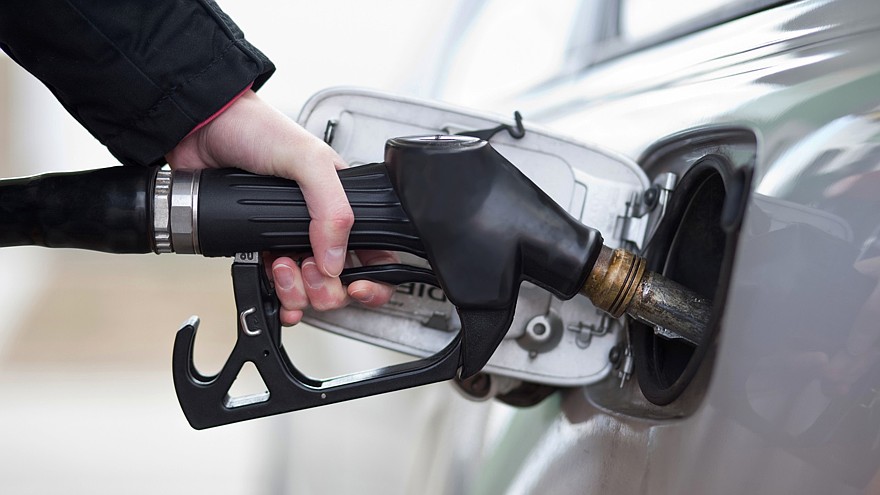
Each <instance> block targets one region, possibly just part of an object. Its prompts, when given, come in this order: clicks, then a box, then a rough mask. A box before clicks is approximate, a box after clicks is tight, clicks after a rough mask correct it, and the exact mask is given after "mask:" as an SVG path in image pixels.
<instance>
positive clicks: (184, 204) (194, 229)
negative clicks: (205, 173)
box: [170, 170, 201, 254]
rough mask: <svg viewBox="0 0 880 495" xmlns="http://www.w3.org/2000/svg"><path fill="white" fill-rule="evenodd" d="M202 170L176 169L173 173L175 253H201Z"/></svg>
mask: <svg viewBox="0 0 880 495" xmlns="http://www.w3.org/2000/svg"><path fill="white" fill-rule="evenodd" d="M200 177H201V171H200V170H174V171H173V173H172V174H171V209H170V211H171V214H170V217H171V246H172V248H173V249H174V252H175V253H179V254H201V251H200V250H199V230H198V205H199V178H200Z"/></svg>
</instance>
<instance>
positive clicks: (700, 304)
mask: <svg viewBox="0 0 880 495" xmlns="http://www.w3.org/2000/svg"><path fill="white" fill-rule="evenodd" d="M646 265H647V262H646V261H645V259H644V258H642V257H640V256H637V255H635V254H633V253H630V252H629V251H625V250H623V249H615V250H612V249H611V248H609V247H607V246H602V251H601V252H600V253H599V258H598V259H597V261H596V264H595V266H594V267H593V270H592V271H591V272H590V274H589V276H588V277H587V281H586V283H585V284H584V287H583V289H581V293H582V294H583V295H585V296H587V297H588V298H589V299H590V301H592V302H593V305H594V306H596V307H597V308H599V309H601V310H602V311H605V312H606V313H608V314H610V315H611V316H613V317H615V318H619V317H620V316H621V315H623V314H624V313H626V314H628V315H630V316H632V317H633V318H635V319H636V320H639V321H641V322H643V323H646V324H648V325H651V326H653V327H656V328H657V329H658V333H660V334H666V335H667V336H671V337H680V338H683V339H685V340H687V341H688V342H690V343H692V344H694V345H696V344H699V343H700V342H701V341H702V338H703V334H704V333H705V331H706V327H707V325H708V324H709V318H710V317H711V315H712V301H710V300H709V299H706V298H704V297H702V296H700V295H698V294H697V293H696V292H694V291H692V290H690V289H688V288H686V287H684V286H683V285H681V284H679V283H677V282H673V281H672V280H669V279H668V278H666V277H664V276H662V275H660V274H659V273H654V272H649V271H647V270H646V269H645V267H646Z"/></svg>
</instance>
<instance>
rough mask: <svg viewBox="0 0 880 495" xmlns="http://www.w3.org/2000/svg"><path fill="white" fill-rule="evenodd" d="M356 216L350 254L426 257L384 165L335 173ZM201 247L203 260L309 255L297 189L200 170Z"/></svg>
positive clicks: (251, 176) (222, 171)
mask: <svg viewBox="0 0 880 495" xmlns="http://www.w3.org/2000/svg"><path fill="white" fill-rule="evenodd" d="M339 178H340V180H341V181H342V187H343V188H344V189H345V193H346V195H347V196H348V200H349V202H350V203H351V207H352V210H353V211H354V217H355V222H354V226H353V227H352V230H351V234H350V236H349V244H348V246H349V248H350V249H390V250H395V251H403V252H408V253H412V254H415V255H417V256H422V257H424V255H425V252H424V247H423V246H422V242H421V240H420V239H419V236H418V233H417V232H416V230H415V228H414V227H413V225H412V223H411V222H410V220H409V218H408V217H407V215H406V213H405V212H404V211H403V208H402V207H401V206H400V200H399V199H398V197H397V194H396V193H395V191H394V187H392V185H391V181H390V179H389V177H388V172H387V170H386V168H385V164H383V163H373V164H369V165H362V166H359V167H352V168H348V169H344V170H341V171H339ZM198 198H199V199H198V210H197V212H198V213H197V217H198V226H197V228H198V238H199V247H200V249H201V252H202V254H204V255H205V256H232V255H234V254H235V253H238V252H250V251H279V252H297V251H311V247H310V244H309V221H310V217H309V212H308V209H307V208H306V203H305V200H304V199H303V195H302V191H301V190H300V188H299V185H298V184H297V183H296V182H294V181H291V180H286V179H280V178H278V177H267V176H260V175H254V174H251V173H248V172H244V171H241V170H236V169H211V170H203V171H202V173H201V178H200V180H199V193H198Z"/></svg>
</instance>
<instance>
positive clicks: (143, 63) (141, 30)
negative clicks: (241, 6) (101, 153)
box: [0, 0, 275, 165]
mask: <svg viewBox="0 0 880 495" xmlns="http://www.w3.org/2000/svg"><path fill="white" fill-rule="evenodd" d="M0 48H2V49H3V51H5V52H6V53H7V54H9V56H10V57H12V59H13V60H15V61H16V62H17V63H18V64H20V65H21V66H23V67H24V68H25V69H27V70H28V71H29V72H31V73H32V74H34V75H35V76H36V77H38V78H39V79H40V80H41V81H42V82H43V83H44V84H45V85H46V86H47V87H48V88H49V89H50V90H51V91H52V93H54V94H55V96H56V97H57V98H58V100H59V101H61V103H62V104H63V105H64V107H65V108H66V109H67V111H68V112H70V114H71V115H73V116H74V118H76V119H77V120H78V121H79V122H80V123H81V124H82V125H83V126H85V127H86V129H88V130H89V132H91V133H92V135H94V136H95V137H96V138H97V139H98V140H99V141H101V143H103V144H104V145H105V146H107V148H109V150H110V152H111V153H113V155H114V156H115V157H116V158H118V159H119V160H120V161H121V162H123V163H125V164H138V165H157V164H161V163H164V162H165V159H164V155H165V153H167V152H168V151H170V150H171V149H172V148H173V147H174V146H175V145H176V144H177V143H178V142H179V141H180V140H181V139H182V138H183V137H184V136H186V134H187V133H188V132H189V131H191V130H192V129H193V128H194V127H195V126H196V125H198V124H199V123H201V122H203V121H204V120H206V119H207V118H208V117H210V116H211V115H213V114H214V113H215V112H217V111H218V110H219V109H220V108H222V107H223V106H224V105H225V104H226V103H228V102H229V101H230V100H231V99H232V98H233V97H234V96H235V95H236V94H238V93H239V92H241V91H242V90H243V89H244V88H245V87H247V85H248V84H250V83H251V82H253V83H254V86H253V87H254V89H257V88H259V86H260V85H262V84H263V82H265V80H266V79H268V78H269V76H270V75H271V74H272V72H273V71H274V69H275V68H274V66H273V65H272V63H271V62H270V61H269V60H268V59H267V58H266V57H265V56H264V55H263V54H262V53H260V52H259V51H258V50H257V49H256V48H254V47H253V46H251V45H250V44H249V43H248V42H247V41H245V39H244V35H243V33H242V32H241V30H239V29H238V27H237V26H236V25H235V24H234V23H233V22H232V20H230V19H229V17H228V16H227V15H226V14H224V13H223V12H222V11H221V10H220V8H219V7H218V6H217V5H216V4H215V3H214V2H213V1H212V0H149V1H145V0H113V1H106V0H104V1H101V0H2V1H0Z"/></svg>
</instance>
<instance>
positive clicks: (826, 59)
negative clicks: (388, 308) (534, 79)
mask: <svg viewBox="0 0 880 495" xmlns="http://www.w3.org/2000/svg"><path fill="white" fill-rule="evenodd" d="M878 55H880V3H877V2H876V1H874V0H851V1H833V2H832V1H824V0H815V1H812V0H811V1H803V2H796V3H792V4H787V5H783V6H780V7H776V8H773V9H769V10H766V11H763V12H758V13H755V14H753V15H750V16H747V17H744V18H741V19H737V20H734V21H731V22H728V23H725V24H722V25H719V26H717V27H714V28H710V29H707V30H704V31H702V32H699V33H696V34H693V35H689V36H686V37H683V38H680V39H677V40H674V41H671V42H668V43H665V44H662V45H659V46H657V47H654V48H652V49H648V50H642V51H640V52H637V53H633V54H631V55H628V56H624V57H621V58H618V59H615V60H612V61H609V62H606V63H604V64H601V65H598V66H596V67H595V68H592V69H589V70H586V71H584V72H583V73H582V74H580V75H578V76H576V77H573V78H566V79H564V80H561V81H559V82H557V83H553V84H550V85H547V86H545V87H543V88H542V89H541V91H539V92H536V93H534V94H531V95H527V96H525V97H523V98H521V99H518V100H516V101H513V102H508V103H509V104H510V105H515V108H519V109H521V110H522V111H523V113H524V115H526V116H527V117H530V118H532V119H534V118H535V117H538V118H539V120H541V121H542V123H544V124H546V125H548V126H550V127H551V128H554V129H557V130H560V131H563V132H566V133H569V134H571V135H572V136H574V137H575V138H577V139H582V140H585V141H589V142H595V143H598V144H600V145H601V146H603V147H606V148H609V149H613V150H616V151H619V152H622V153H624V154H626V155H629V156H630V157H632V158H633V159H643V158H644V157H645V154H646V153H647V152H648V151H649V150H650V149H651V148H652V146H654V145H656V143H659V142H663V141H669V140H675V139H676V136H681V135H685V133H689V132H699V131H700V130H703V129H712V128H719V127H720V128H727V127H734V128H743V129H747V130H749V131H750V132H751V133H753V134H754V137H755V140H756V157H755V162H754V180H753V194H752V196H751V199H750V201H749V203H748V207H747V212H746V217H745V223H744V226H743V229H742V233H741V237H740V241H739V247H738V250H737V257H736V263H735V268H734V272H733V276H732V279H731V281H730V283H731V287H730V292H729V297H728V301H727V306H726V311H725V315H724V319H723V321H722V330H721V334H720V337H719V340H718V342H717V348H716V357H715V359H714V360H709V361H708V362H707V363H706V364H705V365H704V370H703V373H702V377H701V378H700V380H703V382H704V383H705V385H701V384H700V383H695V384H694V385H693V387H696V388H698V389H699V388H700V387H701V386H703V387H705V388H704V391H701V392H700V394H701V395H702V394H703V393H704V394H705V397H704V398H698V399H697V401H696V403H695V409H694V410H692V411H690V412H687V409H688V408H684V409H683V410H684V411H686V412H685V413H684V415H683V416H682V417H675V416H676V415H675V414H671V415H668V416H666V417H663V416H664V415H663V414H659V415H654V414H651V412H650V408H647V407H646V408H643V409H640V408H639V407H638V401H637V399H633V401H632V403H633V404H636V406H634V407H632V408H630V409H629V410H626V409H623V408H618V409H616V410H615V409H614V408H608V407H604V406H600V405H601V404H604V403H603V402H602V399H601V396H602V395H603V394H606V393H614V392H610V391H611V390H613V387H608V386H605V387H604V389H603V386H602V385H601V384H600V385H595V386H591V387H585V388H580V389H572V390H569V391H566V392H564V393H563V394H562V397H561V398H560V399H559V400H558V401H554V400H551V401H549V402H547V403H545V404H542V405H541V406H538V407H537V408H535V409H532V410H524V411H520V412H517V413H515V414H513V415H509V414H506V413H504V414H502V415H503V416H505V419H504V421H505V425H506V426H505V428H506V430H505V431H506V433H505V434H504V435H502V438H501V439H500V440H497V441H493V442H491V444H484V447H483V450H482V452H480V453H479V454H474V455H471V456H470V457H467V458H465V457H464V456H465V452H471V453H473V451H472V449H462V450H461V452H462V454H461V455H462V459H460V461H461V462H459V464H458V465H460V466H461V465H463V466H466V468H463V471H461V472H459V473H458V474H459V475H460V476H463V477H464V479H467V480H469V481H468V482H467V483H465V484H464V485H465V486H459V487H457V488H456V487H451V490H452V491H459V490H460V491H463V492H467V493H499V492H502V491H505V492H508V493H660V494H663V493H669V494H672V493H817V494H818V493H823V494H824V493H838V494H848V493H864V492H866V491H867V492H869V493H876V492H880V366H878V362H880V350H878V349H880V348H878V342H877V340H878V336H880V323H878V321H880V288H878V284H877V280H878V276H880V275H878V274H880V269H878V267H880V261H878V258H877V256H878V254H880V251H878V247H880V240H878V239H880V238H878V235H880V234H878V232H880V230H878V229H880V209H878V206H880V205H878V199H880V194H878V193H880V171H878V170H880V153H878V150H880V106H878V105H880V56H878ZM506 108H510V106H508V107H506ZM697 158H698V156H688V155H687V154H686V153H685V154H683V155H682V156H681V157H680V160H682V161H693V160H695V159H697ZM649 173H650V170H649ZM698 381H699V380H698ZM617 393H619V394H621V395H630V396H633V395H637V392H635V391H634V389H633V386H632V384H630V385H628V386H627V388H625V389H624V390H620V391H618V392H617ZM700 399H701V400H700ZM496 407H497V408H498V409H499V411H500V409H501V408H502V407H503V406H496ZM674 407H675V406H673V410H674ZM661 409H662V408H661ZM495 414H496V415H497V414H499V413H498V411H496V412H495ZM491 415H492V413H490V416H491ZM657 416H661V419H652V418H656V417H657ZM467 441H472V440H471V439H468V440H467Z"/></svg>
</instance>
